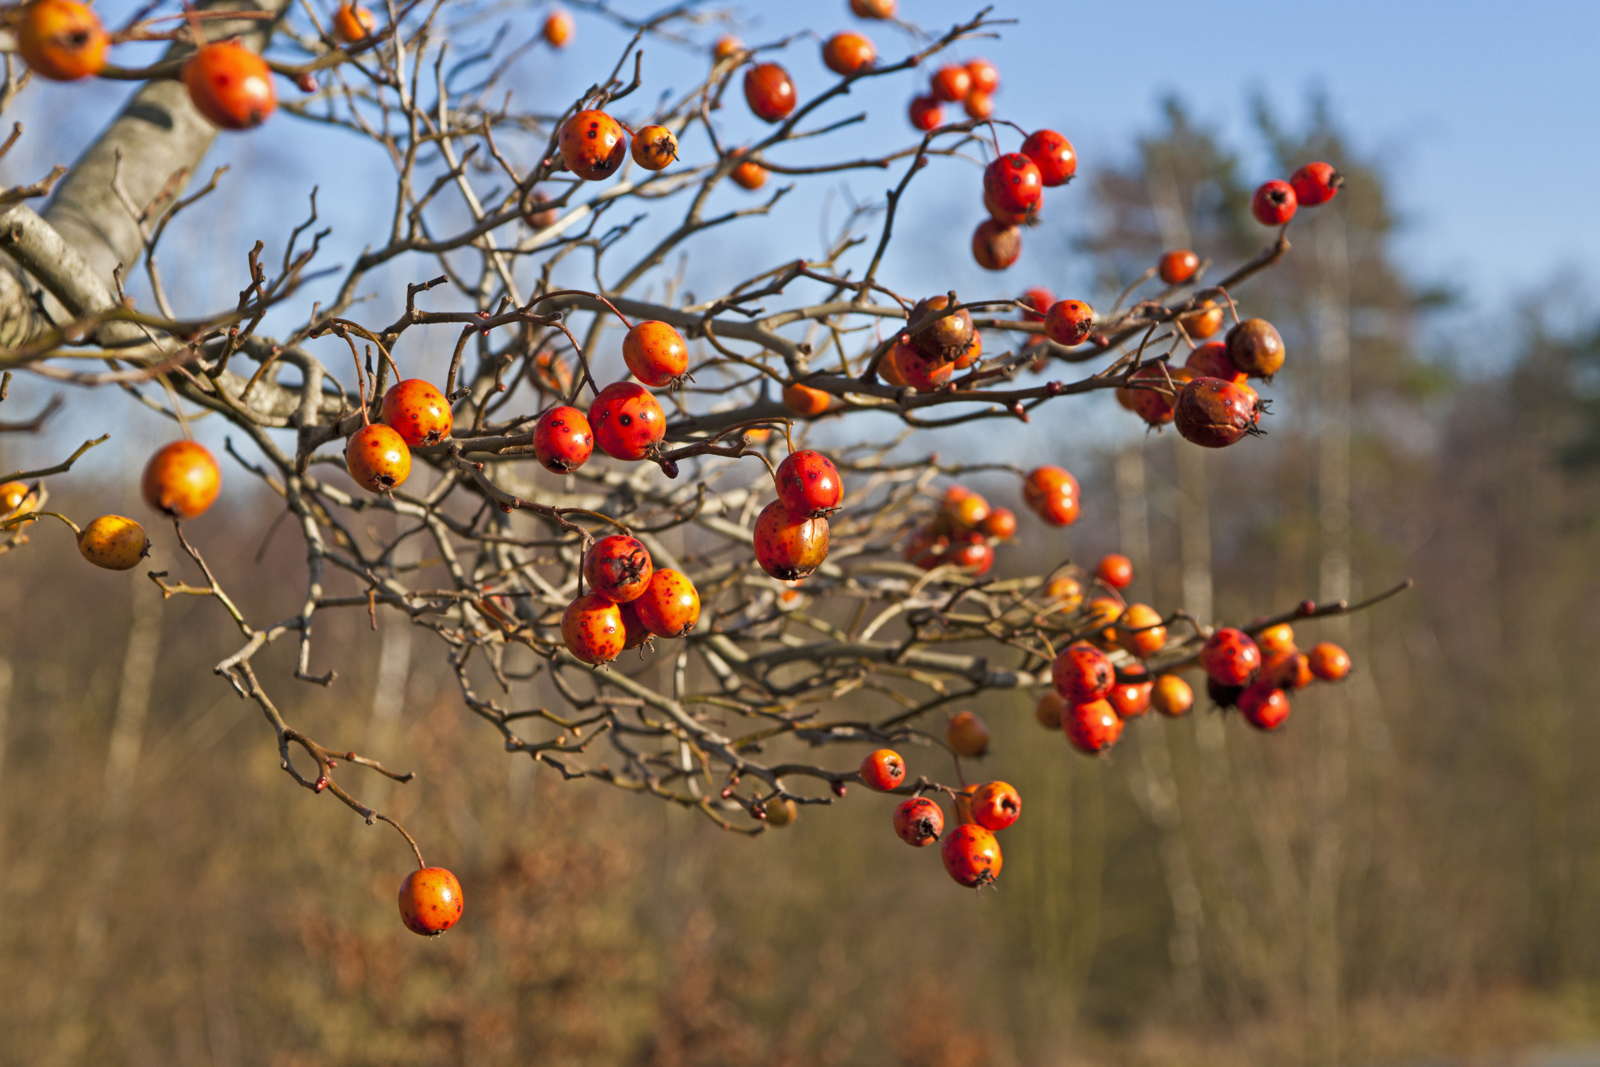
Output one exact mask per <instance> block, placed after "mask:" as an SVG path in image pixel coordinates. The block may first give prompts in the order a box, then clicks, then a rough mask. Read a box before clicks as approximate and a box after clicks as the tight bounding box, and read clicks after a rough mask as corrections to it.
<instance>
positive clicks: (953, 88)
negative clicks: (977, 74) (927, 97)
mask: <svg viewBox="0 0 1600 1067" xmlns="http://www.w3.org/2000/svg"><path fill="white" fill-rule="evenodd" d="M928 87H929V88H930V89H931V90H932V91H933V95H934V96H936V97H938V98H939V99H940V100H944V101H946V102H948V103H954V102H956V101H957V100H963V99H965V98H966V95H967V94H968V93H970V92H971V91H972V75H971V74H969V73H968V72H967V68H966V67H958V66H954V65H952V66H948V67H940V68H939V69H938V70H936V71H934V73H933V77H932V78H930V79H929V80H928Z"/></svg>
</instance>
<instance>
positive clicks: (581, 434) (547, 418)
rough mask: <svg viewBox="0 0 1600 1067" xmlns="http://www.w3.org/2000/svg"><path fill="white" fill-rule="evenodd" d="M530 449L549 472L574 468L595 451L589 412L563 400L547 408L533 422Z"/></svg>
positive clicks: (585, 460) (573, 469)
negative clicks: (556, 405)
mask: <svg viewBox="0 0 1600 1067" xmlns="http://www.w3.org/2000/svg"><path fill="white" fill-rule="evenodd" d="M533 453H534V455H536V456H538V457H539V462H540V463H542V464H544V468H545V470H547V471H551V472H552V473H555V474H568V473H570V472H572V471H575V470H577V469H578V468H579V467H581V466H583V465H584V464H585V463H587V462H588V460H589V457H590V456H591V455H593V454H594V431H593V430H592V429H590V427H589V416H587V415H585V414H584V413H583V412H581V411H579V410H578V409H577V408H575V407H569V406H568V405H566V404H562V405H561V406H560V407H553V408H551V409H550V410H549V411H546V412H545V413H544V414H543V415H540V416H539V421H538V422H536V423H534V426H533Z"/></svg>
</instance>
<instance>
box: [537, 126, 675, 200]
mask: <svg viewBox="0 0 1600 1067" xmlns="http://www.w3.org/2000/svg"><path fill="white" fill-rule="evenodd" d="M556 147H557V148H558V149H559V150H560V152H561V162H562V163H563V164H565V165H566V168H567V169H568V170H570V171H571V172H572V173H574V174H576V175H577V176H578V177H580V178H582V179H583V180H584V181H590V182H598V181H604V180H605V179H606V178H609V177H611V176H612V175H613V174H615V173H616V172H617V168H619V167H621V166H622V161H623V160H624V159H626V158H627V156H628V134H627V131H626V130H624V129H623V127H622V123H620V122H618V121H617V120H616V119H614V118H612V117H611V116H610V115H608V114H606V113H605V112H604V111H600V110H598V109H596V108H586V109H584V110H583V111H579V112H577V113H576V114H574V115H573V116H572V117H571V118H569V119H567V121H566V122H564V123H562V124H561V132H560V134H558V135H557V137H556ZM677 158H678V138H677V135H676V134H674V133H673V132H672V131H671V130H669V129H667V127H665V126H659V125H654V124H652V125H649V126H642V127H640V128H639V131H638V132H637V133H636V134H634V137H633V161H634V162H635V163H637V164H639V165H640V166H641V167H643V168H645V169H646V170H664V169H666V168H667V167H668V166H670V165H671V164H672V163H673V161H674V160H676V159H677Z"/></svg>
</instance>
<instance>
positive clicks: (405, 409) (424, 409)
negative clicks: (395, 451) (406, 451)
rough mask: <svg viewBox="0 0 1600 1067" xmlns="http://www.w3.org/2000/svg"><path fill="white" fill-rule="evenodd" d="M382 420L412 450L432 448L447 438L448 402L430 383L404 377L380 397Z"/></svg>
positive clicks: (420, 379)
mask: <svg viewBox="0 0 1600 1067" xmlns="http://www.w3.org/2000/svg"><path fill="white" fill-rule="evenodd" d="M383 421H384V422H385V423H386V424H388V425H389V426H390V427H391V428H392V429H394V430H395V431H397V432H398V433H399V434H400V436H401V437H403V438H404V439H405V442H406V444H408V445H410V446H411V447H412V448H423V447H426V446H428V445H436V444H438V443H439V442H440V441H443V440H444V439H445V438H446V437H449V436H450V402H449V401H448V400H446V399H445V398H444V394H443V393H441V392H439V390H438V389H437V388H435V387H434V384H433V383H432V382H429V381H425V380H424V379H422V378H407V379H406V380H405V381H402V382H397V383H395V384H394V385H392V386H390V387H389V391H388V392H387V393H384V394H383Z"/></svg>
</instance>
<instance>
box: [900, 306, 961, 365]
mask: <svg viewBox="0 0 1600 1067" xmlns="http://www.w3.org/2000/svg"><path fill="white" fill-rule="evenodd" d="M951 306H952V305H951V303H950V298H949V297H948V296H943V295H941V296H929V297H924V298H923V299H921V300H919V301H917V303H916V305H915V306H914V307H913V308H912V309H911V316H910V318H909V320H908V322H909V323H911V324H913V325H914V326H915V329H914V330H913V331H912V332H911V344H912V346H913V347H914V348H916V350H917V351H919V352H921V353H922V354H923V355H925V356H927V357H929V358H930V359H937V360H940V361H942V362H946V363H949V362H953V361H955V360H956V359H957V358H959V357H960V356H961V354H962V353H963V352H965V351H966V350H967V346H968V345H969V344H971V343H972V335H973V327H972V315H971V313H970V312H968V311H967V310H966V309H965V308H960V309H958V310H955V311H946V310H945V309H946V308H949V307H951Z"/></svg>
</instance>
